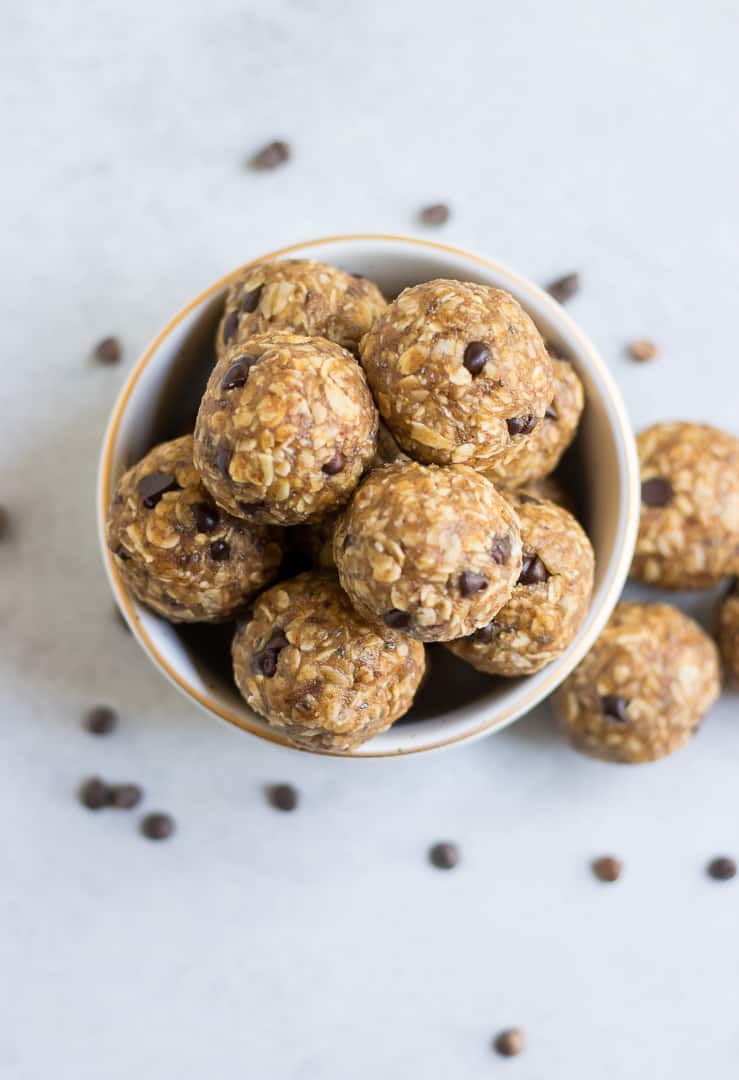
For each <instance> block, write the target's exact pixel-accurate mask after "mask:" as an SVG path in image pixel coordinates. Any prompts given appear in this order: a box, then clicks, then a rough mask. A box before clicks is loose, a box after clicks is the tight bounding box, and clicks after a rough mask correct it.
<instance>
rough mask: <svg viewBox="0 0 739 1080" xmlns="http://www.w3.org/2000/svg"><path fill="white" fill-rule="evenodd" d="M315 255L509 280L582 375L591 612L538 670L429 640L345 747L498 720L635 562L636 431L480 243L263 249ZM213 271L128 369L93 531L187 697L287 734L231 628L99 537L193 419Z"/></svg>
mask: <svg viewBox="0 0 739 1080" xmlns="http://www.w3.org/2000/svg"><path fill="white" fill-rule="evenodd" d="M287 257H290V258H311V259H319V260H321V261H323V262H328V263H333V264H335V265H336V266H340V267H342V268H344V269H346V270H350V271H352V272H356V273H359V274H364V275H365V276H367V277H371V278H373V279H374V280H375V281H377V282H378V283H379V285H380V287H381V289H382V290H383V292H384V293H385V294H386V295H387V296H394V295H395V294H396V293H398V292H399V291H400V290H401V289H402V288H403V287H404V286H406V285H412V284H415V283H416V282H420V281H427V280H429V279H431V278H439V277H445V278H458V279H461V280H465V281H477V282H481V283H483V284H486V285H496V286H499V287H501V288H503V289H507V290H508V291H509V292H511V293H512V294H513V295H514V296H515V297H516V299H517V300H518V301H519V302H520V303H521V304H522V305H523V307H524V308H525V309H526V310H527V311H528V312H529V314H530V315H531V316H532V318H533V319H534V321H535V322H536V324H537V325H538V327H539V329H540V330H541V332H542V334H543V335H544V337H545V338H546V339H547V340H548V341H551V342H553V343H554V344H556V345H558V346H559V347H560V349H561V350H562V351H563V352H564V354H565V355H567V356H568V357H570V358H571V360H572V362H573V364H574V366H575V368H576V370H577V372H578V374H579V376H580V378H581V379H582V381H583V383H584V385H585V394H586V407H585V411H584V414H583V419H582V423H581V426H580V431H579V434H578V438H577V440H576V443H575V446H574V447H573V449H572V451H570V452H569V454H568V462H569V468H570V470H571V473H572V476H573V478H574V482H575V491H576V492H577V494H578V496H579V500H580V516H581V518H582V520H583V524H584V525H585V527H586V529H587V531H588V533H589V535H590V539H591V541H592V543H593V547H594V549H595V557H596V573H595V589H594V592H593V598H592V603H591V606H590V611H589V613H588V616H587V618H586V619H585V621H584V623H583V625H582V626H581V627H580V630H579V633H578V635H577V637H576V639H575V641H574V642H573V643H572V645H571V646H570V648H569V649H568V650H567V651H566V652H565V653H564V654H563V655H562V656H560V657H559V659H557V660H555V661H554V662H553V663H552V664H550V665H549V666H548V667H546V668H545V669H544V670H543V671H540V672H539V673H538V674H536V675H532V676H529V677H528V678H522V679H508V680H505V679H499V680H494V679H492V678H489V677H487V676H483V675H480V674H478V673H477V672H475V671H474V670H473V669H472V668H471V667H469V666H468V665H466V664H464V663H463V661H461V660H458V659H457V658H456V657H453V656H451V654H450V653H448V652H447V650H445V649H443V648H441V647H440V646H438V647H436V648H435V649H434V650H433V656H432V675H431V678H430V679H429V681H428V683H427V685H426V687H425V689H424V690H423V691H422V693H421V695H420V696H419V699H418V704H417V706H414V709H413V713H412V714H411V715H412V717H413V719H412V720H411V721H406V722H403V721H400V722H398V723H397V724H396V725H395V726H394V727H392V728H391V729H390V730H389V731H386V732H384V733H383V734H382V735H378V736H376V737H375V738H374V739H372V740H371V741H370V742H368V743H366V744H365V745H364V746H361V747H359V748H358V749H357V750H355V751H354V752H353V754H352V756H354V757H392V756H394V755H399V754H413V753H420V752H421V751H428V750H435V749H439V748H441V747H448V746H452V745H453V744H455V743H458V742H461V741H463V740H465V739H472V738H478V737H480V736H481V735H485V734H488V733H490V732H492V731H496V730H498V729H499V728H501V727H504V726H505V725H506V724H510V723H511V722H512V721H513V720H516V719H517V718H518V717H520V716H522V715H523V714H524V713H526V712H528V711H529V710H530V709H531V708H532V707H533V706H534V705H536V704H537V703H538V702H539V701H541V700H542V699H543V698H545V697H546V696H547V695H548V694H550V693H551V692H552V690H554V688H555V687H556V686H557V685H558V684H559V683H560V682H562V680H563V679H564V678H565V677H566V676H567V675H568V673H569V672H570V671H571V670H572V668H573V667H574V666H575V664H577V662H578V661H579V660H580V659H581V658H582V656H584V654H585V653H586V652H587V650H588V649H589V648H590V646H591V645H592V643H593V642H594V640H595V638H596V637H597V636H598V634H599V633H600V631H601V629H602V628H603V626H604V624H605V622H606V620H607V619H608V617H609V615H610V613H611V611H612V609H613V607H614V605H615V603H616V601H617V600H618V598H619V595H620V593H621V589H622V587H623V584H624V581H625V579H626V575H627V572H628V569H629V564H630V562H631V555H632V551H633V547H634V542H635V537H636V528H637V523H638V517H639V496H638V475H639V473H638V466H637V459H636V450H635V446H634V439H633V435H632V433H631V428H630V426H629V422H628V419H627V417H626V412H625V410H624V407H623V403H622V400H621V396H620V394H619V392H618V390H617V388H616V386H615V385H614V383H613V380H612V379H611V376H610V374H609V373H608V370H607V368H606V365H605V363H604V362H603V360H602V359H601V357H600V356H599V355H598V353H597V352H596V350H595V348H594V347H593V345H592V344H591V343H590V342H589V341H588V339H587V338H586V337H585V336H584V334H583V333H582V332H581V331H580V330H579V329H578V327H577V326H576V325H575V323H573V321H572V320H571V319H570V317H569V316H568V315H567V314H566V313H565V312H564V311H563V310H562V308H561V307H560V306H559V305H558V304H556V303H555V302H554V301H553V300H552V299H551V297H550V296H548V295H547V294H546V293H544V292H542V290H541V289H539V288H537V287H536V286H535V285H532V284H530V282H528V281H525V280H524V279H523V278H520V277H519V276H518V275H517V274H514V273H512V272H511V271H510V270H506V269H505V268H504V267H502V266H500V265H498V264H497V263H494V262H491V261H490V260H489V259H485V258H482V257H481V256H479V255H473V254H470V253H469V252H465V251H459V250H457V249H455V248H451V247H447V246H446V245H444V244H436V243H431V242H429V241H425V240H415V239H409V238H404V237H399V236H372V235H360V236H338V237H328V238H326V239H322V240H312V241H310V242H308V243H305V244H296V245H295V246H293V247H289V248H283V249H282V250H280V251H273V252H270V253H269V254H267V255H263V256H261V258H260V259H257V260H254V261H255V262H263V261H266V260H268V259H274V258H287ZM240 269H241V268H239V270H240ZM239 270H234V271H233V272H232V273H231V274H229V275H227V276H226V277H225V278H223V279H222V280H221V281H217V282H216V283H215V284H214V285H211V286H210V288H208V289H206V291H205V292H204V293H202V294H201V295H200V296H198V297H197V298H196V299H195V300H193V301H192V302H191V303H189V304H187V305H186V306H185V307H184V308H183V309H182V311H180V312H179V313H178V314H177V315H175V316H174V318H173V319H172V320H171V321H170V322H169V323H168V324H167V326H166V327H165V328H164V330H162V332H161V333H160V334H159V335H158V337H157V338H155V340H154V341H153V342H152V344H151V345H150V346H149V348H148V349H147V350H146V352H145V353H144V355H143V356H142V357H141V359H140V360H139V362H138V363H137V364H136V366H135V368H134V370H133V371H132V372H131V374H130V376H129V377H128V379H127V381H126V384H125V386H124V387H123V390H122V391H121V394H120V396H119V398H118V401H117V402H116V405H115V408H114V409H113V413H112V416H111V419H110V423H109V425H108V429H107V432H106V434H105V439H104V441H103V448H102V456H101V460H100V473H99V483H98V521H99V530H100V544H101V548H102V552H103V559H104V562H105V567H106V569H107V573H108V577H109V579H110V584H111V586H112V589H113V592H114V594H115V598H116V600H117V602H118V604H119V606H120V608H121V611H122V612H123V614H124V616H125V618H126V620H127V621H128V623H129V625H130V627H131V629H132V631H133V633H134V634H135V636H136V638H137V640H138V642H139V644H140V645H141V647H142V648H143V650H144V651H145V652H146V653H147V655H148V656H149V657H150V659H151V660H153V661H154V663H155V664H156V665H157V666H158V667H159V669H160V670H161V671H162V672H163V673H164V674H165V675H166V676H167V677H168V678H169V679H170V681H171V682H172V683H174V685H175V686H177V687H178V688H179V689H180V690H181V691H182V692H183V693H184V694H185V695H186V696H187V697H188V698H190V699H191V700H192V701H194V702H197V704H199V705H200V706H202V708H203V709H205V711H206V712H208V713H209V714H210V715H211V716H216V717H219V718H222V719H224V720H226V721H228V722H229V723H230V724H232V725H233V726H234V728H236V729H241V730H242V731H249V732H252V733H253V734H254V735H259V736H261V737H262V738H266V739H269V740H271V741H272V742H276V743H281V744H283V745H285V746H288V745H289V743H288V742H287V741H286V740H285V739H284V737H283V736H282V735H279V734H277V733H275V732H274V731H272V730H271V729H270V728H269V727H267V725H266V724H265V723H264V721H263V720H262V719H261V718H260V717H258V716H256V715H255V714H254V713H253V712H252V711H251V709H249V708H248V706H247V705H246V704H245V703H244V701H243V700H242V699H241V697H240V696H239V694H238V692H237V690H236V688H235V686H234V684H233V681H232V679H231V677H230V656H229V649H228V638H227V633H228V631H227V629H224V628H219V627H201V626H196V627H185V628H182V627H179V628H177V627H174V626H172V625H170V624H169V623H167V622H166V621H165V620H164V619H161V618H159V617H158V616H157V615H154V614H153V613H152V612H150V611H147V610H146V608H144V607H142V606H141V605H139V604H138V603H137V602H136V601H135V600H133V599H132V597H131V596H129V595H128V593H127V592H126V590H125V588H124V587H123V585H122V583H121V580H120V578H119V576H118V573H117V570H116V567H115V564H114V561H113V559H112V557H111V555H110V553H109V551H108V550H107V547H106V544H105V538H104V522H105V515H106V512H107V507H108V504H109V501H110V497H111V492H112V489H113V485H114V484H115V482H116V480H117V478H118V477H119V476H120V474H121V473H122V472H123V471H124V469H126V468H127V467H128V466H130V465H131V464H133V463H134V462H135V461H138V459H139V458H141V457H142V456H143V455H144V454H145V453H146V452H147V451H148V450H149V449H150V448H151V447H152V446H153V445H154V444H155V443H158V442H160V441H161V440H163V439H167V438H173V437H174V436H175V435H179V434H183V433H184V432H186V431H188V430H191V428H192V424H193V421H194V418H195V413H196V411H197V403H198V399H199V396H200V394H201V393H202V389H203V387H204V385H205V381H206V378H207V375H208V372H209V370H210V367H211V365H212V363H213V354H212V339H213V334H214V331H215V326H216V323H217V320H218V317H219V314H220V310H221V306H222V300H223V294H224V290H225V289H226V287H227V286H228V284H229V282H230V281H231V279H232V278H233V277H234V276H235V275H236V274H237V273H239Z"/></svg>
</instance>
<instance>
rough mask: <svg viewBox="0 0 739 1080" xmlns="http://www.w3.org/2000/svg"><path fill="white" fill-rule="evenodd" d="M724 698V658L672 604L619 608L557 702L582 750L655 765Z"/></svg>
mask: <svg viewBox="0 0 739 1080" xmlns="http://www.w3.org/2000/svg"><path fill="white" fill-rule="evenodd" d="M718 693H719V667H718V653H717V650H716V646H715V645H714V644H713V642H712V641H711V639H710V638H709V637H708V635H707V634H705V633H704V632H703V630H701V628H700V627H699V626H698V624H697V623H696V622H693V620H692V619H689V618H688V616H687V615H683V614H682V612H680V611H678V610H677V608H674V607H671V606H669V605H668V604H634V603H621V604H619V605H618V607H617V608H616V610H615V611H614V613H613V615H612V616H611V620H610V622H609V623H608V625H607V626H606V628H605V630H604V631H603V633H602V634H601V636H600V637H599V638H598V640H597V641H596V643H595V645H594V646H593V648H592V649H591V651H590V652H589V653H588V655H587V656H586V657H585V659H584V660H583V661H582V663H581V664H580V665H579V666H578V667H577V668H575V670H574V671H573V673H572V674H571V675H570V677H569V678H568V679H567V680H566V681H565V682H564V683H563V685H562V688H561V689H560V690H559V692H558V695H557V702H558V705H559V709H560V712H561V715H562V726H563V729H564V732H565V734H566V735H567V737H568V739H569V740H570V742H571V743H572V745H573V746H574V748H575V749H576V750H580V751H582V753H584V754H589V755H590V756H591V757H597V758H603V759H604V760H605V761H618V762H628V763H638V762H642V761H656V760H657V758H661V757H665V756H666V755H667V754H671V753H672V751H673V750H677V749H679V747H681V746H683V745H684V743H686V742H687V741H688V739H689V738H690V736H691V735H692V734H693V732H694V731H695V729H696V728H697V727H698V725H699V723H700V722H701V719H702V718H703V716H704V714H705V713H706V712H707V711H708V709H709V708H710V706H711V705H712V703H713V702H714V701H715V699H716V697H717V696H718Z"/></svg>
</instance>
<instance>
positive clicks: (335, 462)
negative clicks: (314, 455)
mask: <svg viewBox="0 0 739 1080" xmlns="http://www.w3.org/2000/svg"><path fill="white" fill-rule="evenodd" d="M345 465H346V458H345V457H344V455H343V454H342V453H341V451H340V450H337V451H336V453H335V454H334V455H333V457H330V458H329V459H328V461H327V462H326V464H325V465H322V466H321V472H325V473H326V476H336V474H337V473H340V472H341V470H342V469H343V468H344V466H345Z"/></svg>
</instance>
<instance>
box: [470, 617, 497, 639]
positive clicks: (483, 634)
mask: <svg viewBox="0 0 739 1080" xmlns="http://www.w3.org/2000/svg"><path fill="white" fill-rule="evenodd" d="M498 629H499V628H498V626H497V625H496V623H495V619H492V620H491V621H490V622H489V623H488V624H487V625H486V626H481V627H480V628H479V629H478V630H475V632H474V634H473V635H472V636H473V638H474V639H475V641H479V642H480V643H481V644H482V645H490V644H491V642H493V641H495V639H496V637H497V636H498Z"/></svg>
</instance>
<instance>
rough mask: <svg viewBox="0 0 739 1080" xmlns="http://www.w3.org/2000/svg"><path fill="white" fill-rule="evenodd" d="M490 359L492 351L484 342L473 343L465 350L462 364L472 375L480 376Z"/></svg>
mask: <svg viewBox="0 0 739 1080" xmlns="http://www.w3.org/2000/svg"><path fill="white" fill-rule="evenodd" d="M489 359H490V349H489V348H488V347H487V345H486V344H485V342H484V341H471V342H470V343H469V345H468V346H467V348H466V349H465V350H464V358H463V361H462V363H463V364H464V366H465V367H466V368H467V370H468V371H469V373H470V375H479V374H480V372H481V371H482V369H483V368H484V367H485V365H486V364H487V362H488V360H489Z"/></svg>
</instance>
